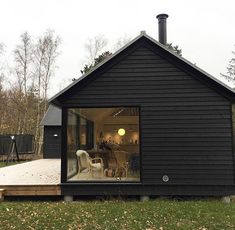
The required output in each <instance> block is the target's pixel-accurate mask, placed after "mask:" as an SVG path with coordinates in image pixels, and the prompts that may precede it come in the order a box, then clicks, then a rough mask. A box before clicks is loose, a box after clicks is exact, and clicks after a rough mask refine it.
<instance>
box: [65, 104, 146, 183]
mask: <svg viewBox="0 0 235 230" xmlns="http://www.w3.org/2000/svg"><path fill="white" fill-rule="evenodd" d="M95 108H104V109H105V108H138V110H139V156H140V157H139V159H140V160H139V164H140V177H139V181H106V180H99V181H97V180H89V181H79V180H76V181H75V180H72V181H71V180H69V179H68V177H67V166H68V165H67V163H68V162H67V160H68V159H67V121H68V110H69V109H95ZM141 114H142V110H141V106H140V105H115V106H107V105H104V106H102V105H99V106H98V105H97V106H84V105H82V106H74V105H72V106H69V105H67V106H63V107H62V141H61V149H62V151H61V184H80V185H81V184H87V185H89V184H100V185H103V184H104V185H105V184H107V185H110V184H113V185H116V184H143V176H142V171H143V165H142V157H143V156H142V153H143V151H142V122H141V117H142V116H141Z"/></svg>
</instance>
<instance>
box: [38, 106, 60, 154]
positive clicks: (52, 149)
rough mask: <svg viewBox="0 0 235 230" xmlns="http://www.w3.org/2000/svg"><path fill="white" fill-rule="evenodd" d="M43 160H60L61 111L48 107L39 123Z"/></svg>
mask: <svg viewBox="0 0 235 230" xmlns="http://www.w3.org/2000/svg"><path fill="white" fill-rule="evenodd" d="M40 125H41V126H43V129H44V135H43V158H61V109H60V108H57V107H55V106H53V105H50V106H49V108H48V110H47V113H46V115H45V116H44V118H43V119H42V121H41V124H40Z"/></svg>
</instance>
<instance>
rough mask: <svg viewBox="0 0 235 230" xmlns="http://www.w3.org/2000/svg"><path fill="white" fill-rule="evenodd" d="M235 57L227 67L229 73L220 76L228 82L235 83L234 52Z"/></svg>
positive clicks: (234, 52) (234, 53)
mask: <svg viewBox="0 0 235 230" xmlns="http://www.w3.org/2000/svg"><path fill="white" fill-rule="evenodd" d="M232 54H233V57H232V58H231V60H230V61H229V63H228V67H227V73H226V74H220V75H221V77H223V78H224V79H225V80H227V81H228V82H231V83H233V85H234V82H235V51H232Z"/></svg>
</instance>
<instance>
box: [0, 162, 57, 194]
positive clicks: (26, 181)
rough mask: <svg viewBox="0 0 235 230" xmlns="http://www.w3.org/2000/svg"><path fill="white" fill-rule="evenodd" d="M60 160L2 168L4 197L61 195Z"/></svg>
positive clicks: (0, 173)
mask: <svg viewBox="0 0 235 230" xmlns="http://www.w3.org/2000/svg"><path fill="white" fill-rule="evenodd" d="M59 184H60V159H40V160H34V161H30V162H26V163H21V164H17V165H12V166H7V167H3V168H0V189H2V190H4V196H31V195H32V196H35V195H38V196H44V195H45V196H47V195H48V196H49V195H60V194H61V192H60V186H59Z"/></svg>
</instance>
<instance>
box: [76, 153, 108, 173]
mask: <svg viewBox="0 0 235 230" xmlns="http://www.w3.org/2000/svg"><path fill="white" fill-rule="evenodd" d="M76 155H77V159H78V173H91V176H92V177H93V176H94V172H97V171H100V176H101V177H103V170H104V164H103V159H102V158H100V157H95V158H90V157H89V154H88V153H87V152H86V151H85V150H78V151H77V152H76Z"/></svg>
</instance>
